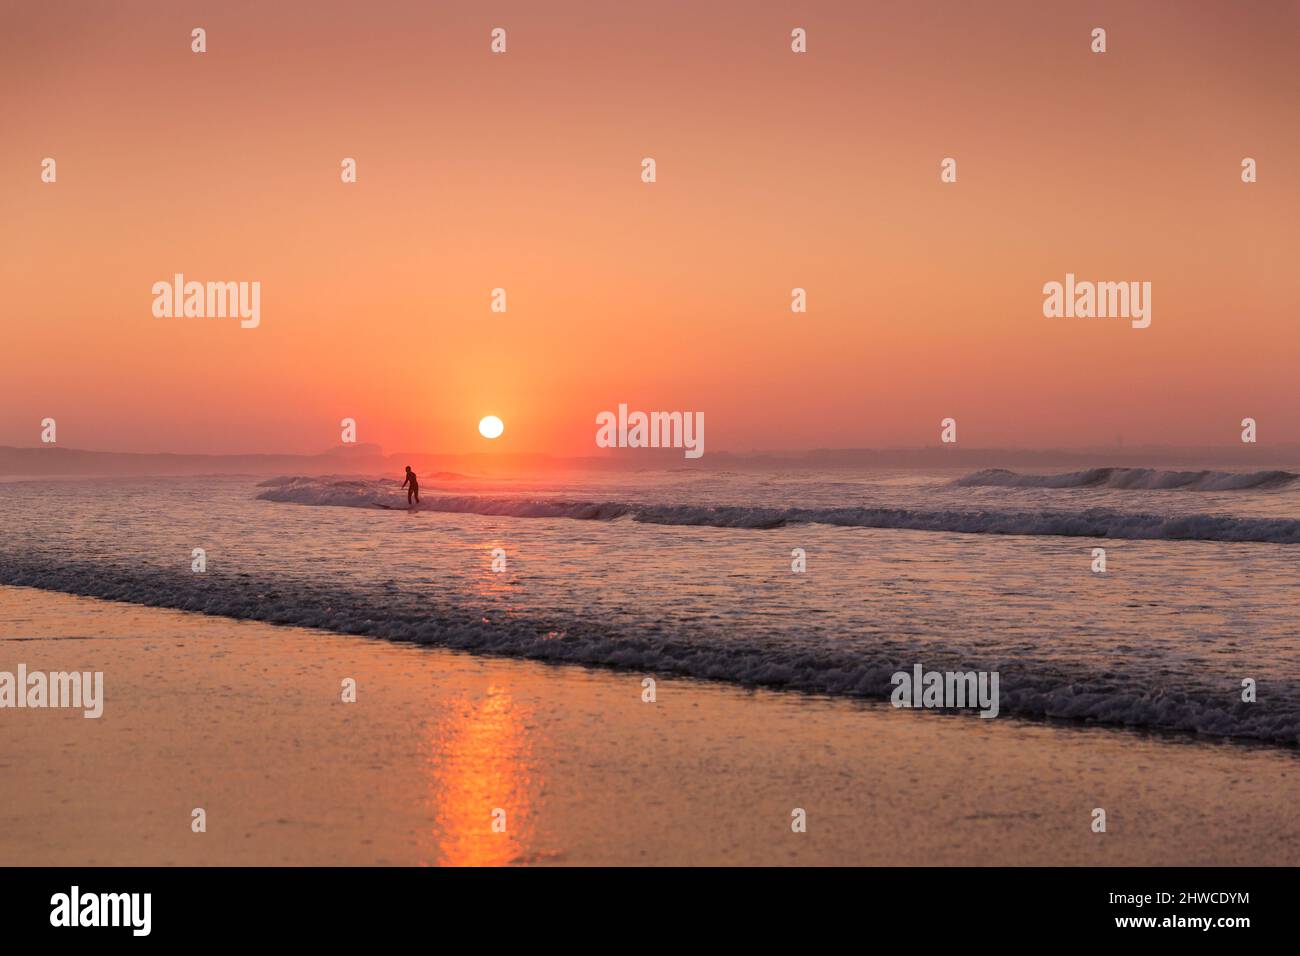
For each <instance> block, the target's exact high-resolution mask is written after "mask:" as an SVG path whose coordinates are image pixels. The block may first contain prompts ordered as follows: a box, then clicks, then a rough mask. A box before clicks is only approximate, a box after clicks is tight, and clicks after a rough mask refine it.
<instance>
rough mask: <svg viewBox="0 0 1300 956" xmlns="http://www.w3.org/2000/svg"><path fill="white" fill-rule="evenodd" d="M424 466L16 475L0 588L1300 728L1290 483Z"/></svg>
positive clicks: (746, 672)
mask: <svg viewBox="0 0 1300 956" xmlns="http://www.w3.org/2000/svg"><path fill="white" fill-rule="evenodd" d="M399 484H400V477H398V478H371V479H362V478H356V477H335V478H320V477H311V478H301V477H289V476H284V477H278V478H272V479H269V480H268V479H265V478H263V477H251V476H248V477H240V476H206V477H183V478H149V479H142V478H114V479H61V480H47V481H28V480H23V481H10V482H6V483H2V484H0V525H2V526H3V529H4V532H3V536H0V584H9V585H22V586H29V587H37V588H46V589H52V590H57V591H64V592H69V593H73V594H80V595H87V596H91V597H98V598H103V599H111V600H118V601H127V602H133V603H137V604H143V605H150V606H158V607H170V608H178V609H182V610H190V611H199V612H203V613H207V614H215V615H224V616H228V617H234V618H250V619H256V620H261V621H267V622H271V623H278V624H295V625H302V626H306V627H313V628H322V629H326V630H330V631H335V632H340V633H345V634H356V635H365V636H368V637H373V638H381V639H385V640H391V641H405V642H413V643H417V644H427V645H437V646H441V647H447V648H453V649H458V650H463V651H468V652H473V653H477V654H488V655H503V656H509V657H522V658H530V659H535V660H543V661H550V662H557V663H569V664H576V665H583V666H588V667H601V668H614V669H618V670H621V671H626V672H630V673H631V674H633V675H635V676H636V677H637V679H638V680H639V679H640V678H641V677H642V676H656V675H664V676H667V675H672V676H685V677H694V678H701V679H706V680H714V681H723V682H728V683H732V684H739V685H743V686H751V687H754V686H762V687H768V688H774V689H778V690H782V691H789V692H792V693H794V692H798V693H810V694H819V695H829V696H834V697H851V698H859V699H864V700H874V701H887V700H889V698H890V694H891V691H892V690H893V685H892V683H891V680H890V678H891V676H892V675H893V674H894V673H895V672H898V671H907V672H911V671H912V669H913V668H914V667H915V666H916V665H918V664H919V665H921V666H923V667H924V668H925V669H927V670H948V671H951V670H961V671H970V670H977V671H996V672H997V673H998V674H999V675H1000V694H1001V701H1000V715H1001V717H1002V719H1008V718H1010V719H1016V718H1031V719H1041V718H1050V719H1054V720H1057V721H1060V722H1061V723H1062V725H1063V726H1069V725H1070V724H1071V723H1074V724H1078V725H1080V726H1082V725H1084V724H1091V725H1097V724H1101V725H1112V726H1115V727H1126V728H1131V729H1138V730H1144V731H1153V732H1161V733H1171V734H1175V735H1181V736H1183V737H1184V738H1186V739H1187V740H1189V741H1193V740H1195V736H1194V735H1197V734H1199V735H1209V736H1213V737H1216V738H1217V737H1227V738H1233V739H1238V740H1241V741H1253V742H1256V743H1262V744H1265V745H1273V746H1296V745H1297V744H1300V673H1298V671H1300V667H1298V665H1300V636H1298V635H1297V629H1296V627H1295V615H1294V612H1293V600H1292V595H1293V593H1294V588H1295V586H1296V583H1297V578H1298V577H1300V572H1298V570H1297V568H1298V566H1297V561H1296V557H1297V555H1300V477H1298V476H1297V475H1295V474H1292V473H1289V472H1283V471H1260V472H1253V473H1228V472H1216V471H1162V470H1154V469H1119V468H1106V469H1094V470H1089V471H1081V472H1073V473H1058V474H1054V475H1029V474H1017V473H1014V472H1009V471H1002V470H988V471H981V472H976V473H966V474H964V473H952V472H934V471H926V472H919V471H897V470H894V471H873V472H849V471H828V472H810V471H790V472H785V473H779V472H772V473H749V472H719V471H708V470H704V469H700V468H697V467H693V468H682V469H680V470H677V471H645V472H634V473H619V474H610V473H604V472H602V473H563V474H562V475H561V476H560V477H554V476H549V477H534V478H528V479H519V480H513V481H510V480H500V479H495V480H486V479H480V478H474V477H467V476H463V475H456V474H450V473H441V474H429V475H423V476H421V499H422V500H421V504H420V507H419V508H418V509H416V510H407V508H406V496H405V492H404V491H402V490H400V488H399ZM1098 548H1102V549H1105V552H1106V554H1105V562H1106V564H1105V568H1106V569H1105V571H1104V572H1098V571H1096V570H1094V568H1095V567H1097V557H1096V554H1095V549H1098ZM195 549H202V551H203V559H204V561H205V569H204V570H202V571H195V570H193V567H194V562H195ZM800 553H801V554H802V560H803V561H804V562H805V564H806V570H803V571H802V572H795V571H794V570H792V567H793V566H794V564H795V562H796V560H797V558H798V557H799V556H800ZM1243 681H1251V682H1253V686H1254V688H1255V695H1256V700H1254V701H1253V702H1246V701H1244V700H1243ZM916 718H917V719H929V718H928V717H925V716H923V715H919V714H918V715H916Z"/></svg>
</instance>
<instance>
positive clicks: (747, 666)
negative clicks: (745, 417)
mask: <svg viewBox="0 0 1300 956" xmlns="http://www.w3.org/2000/svg"><path fill="white" fill-rule="evenodd" d="M0 584H5V585H17V586H25V587H36V588H45V589H48V590H55V591H63V592H66V593H69V594H80V595H85V596H90V597H96V598H101V599H106V600H115V601H127V602H131V603H134V604H141V605H146V606H151V607H166V608H175V609H178V610H183V611H195V612H200V613H203V614H214V615H221V616H225V617H231V618H239V619H253V620H259V621H266V622H269V623H273V624H286V625H297V626H301V627H312V628H321V629H326V630H330V631H334V632H337V633H342V634H355V635H365V636H370V637H375V638H384V639H388V640H394V641H408V642H414V643H417V644H425V645H432V646H439V647H445V648H451V649H457V650H463V651H470V652H473V653H478V654H492V655H500V656H508V657H517V658H528V659H534V660H540V661H547V662H553V663H571V664H582V665H587V666H601V667H611V668H618V669H626V670H631V671H634V672H636V673H638V674H646V673H653V674H656V675H676V676H683V677H693V678H701V679H707V680H719V681H727V682H731V683H738V684H742V685H746V686H764V687H771V688H774V689H784V690H793V691H804V692H811V693H821V694H828V695H835V696H848V697H857V698H864V699H869V700H877V701H886V700H888V699H889V697H890V694H891V692H892V690H893V684H892V682H891V680H890V678H891V676H892V675H893V674H894V673H895V672H897V671H910V670H911V669H912V666H913V665H914V664H915V663H916V662H918V661H920V662H923V663H924V666H925V667H926V668H927V669H931V670H962V671H967V670H978V669H996V670H998V672H999V674H1000V684H1001V686H1000V691H1001V693H1000V707H1001V712H1002V713H1003V714H1013V715H1019V716H1023V717H1033V718H1044V717H1046V718H1059V719H1066V720H1073V721H1087V722H1095V723H1101V724H1108V725H1117V726H1127V727H1133V728H1144V729H1160V730H1171V731H1190V732H1194V733H1200V734H1208V735H1214V736H1222V737H1237V738H1246V739H1253V740H1259V741H1265V742H1268V743H1272V744H1283V745H1288V746H1296V745H1297V744H1300V698H1298V697H1297V695H1296V694H1295V693H1294V692H1293V691H1292V690H1291V689H1290V688H1288V687H1286V686H1282V687H1278V688H1277V689H1276V690H1275V692H1274V694H1273V696H1271V697H1270V699H1269V702H1268V704H1267V705H1265V704H1262V703H1261V704H1244V703H1241V702H1240V698H1239V691H1240V687H1239V686H1238V685H1237V684H1236V683H1235V681H1234V680H1228V679H1225V680H1224V681H1214V680H1209V679H1199V680H1198V679H1193V680H1191V681H1187V682H1180V683H1179V684H1178V686H1177V689H1174V688H1172V687H1171V686H1169V681H1167V680H1161V679H1160V678H1158V677H1157V678H1155V679H1153V676H1152V674H1151V673H1150V672H1149V671H1148V670H1146V669H1130V668H1115V667H1111V666H1107V667H1105V668H1104V669H1103V668H1099V667H1094V666H1087V665H1084V664H1071V663H1068V662H1061V661H1056V662H1053V661H1047V660H1033V659H1022V660H1019V661H1016V662H1014V663H1012V662H1006V661H1001V662H999V661H979V660H973V659H969V658H968V657H967V652H962V651H956V650H944V649H943V648H942V647H936V646H935V645H933V644H930V645H926V646H920V645H917V644H914V643H910V642H908V641H906V640H903V639H883V638H882V639H880V640H878V641H875V642H873V644H872V646H871V647H869V648H864V647H861V646H859V647H855V648H853V649H846V648H842V647H838V646H836V645H835V644H833V643H832V644H828V645H820V646H806V647H801V648H795V647H791V646H789V645H788V644H784V643H781V642H780V641H777V640H772V641H765V640H764V639H763V638H762V637H760V636H754V635H751V636H749V637H746V638H744V639H736V638H735V637H734V635H732V634H731V633H728V632H715V631H713V630H710V627H709V625H707V624H706V623H701V625H700V626H699V627H695V628H692V629H691V632H690V633H689V634H678V633H672V632H665V631H662V630H660V629H657V628H634V627H631V626H629V625H622V626H614V625H611V624H610V623H609V622H607V621H591V620H583V619H580V618H578V617H576V616H572V615H571V614H570V615H567V616H566V615H564V614H562V613H561V612H547V613H546V614H545V615H543V614H541V613H535V614H534V615H532V616H527V615H519V614H517V613H514V612H509V613H507V612H498V611H494V610H492V609H490V608H484V607H474V606H471V605H459V604H457V603H455V602H453V601H450V600H447V599H445V598H437V597H433V596H431V595H429V594H428V593H426V592H425V591H424V590H423V589H421V590H420V591H419V592H418V593H417V592H415V591H414V590H407V589H400V588H399V589H394V588H387V587H385V588H380V589H377V588H366V587H364V586H359V585H358V584H356V583H353V582H340V581H318V580H315V579H312V578H309V577H300V576H295V575H292V574H282V573H281V574H276V573H272V574H259V575H251V574H233V573H229V572H221V571H218V570H211V569H210V570H209V571H208V572H207V573H205V574H193V573H190V572H189V571H188V570H185V571H177V570H174V569H162V568H157V567H149V566H142V565H132V564H128V565H105V564H104V563H102V562H88V561H79V560H76V559H68V558H66V557H62V556H54V555H45V554H41V553H37V552H24V553H12V554H11V553H4V552H0ZM991 664H992V665H994V666H992V667H990V665H991Z"/></svg>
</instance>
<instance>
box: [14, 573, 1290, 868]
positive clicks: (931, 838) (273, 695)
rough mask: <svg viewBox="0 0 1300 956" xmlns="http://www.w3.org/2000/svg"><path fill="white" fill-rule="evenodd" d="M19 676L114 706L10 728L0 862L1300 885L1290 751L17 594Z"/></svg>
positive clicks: (22, 717)
mask: <svg viewBox="0 0 1300 956" xmlns="http://www.w3.org/2000/svg"><path fill="white" fill-rule="evenodd" d="M19 663H25V664H26V665H27V666H28V669H29V671H30V670H38V669H39V670H74V669H75V670H90V671H103V672H104V686H105V704H104V714H103V717H102V718H100V719H98V720H87V719H85V718H84V717H83V716H82V713H81V711H79V710H75V711H74V710H50V709H46V710H31V709H17V710H15V709H4V710H0V865H53V864H66V865H86V864H88V865H114V864H115V865H132V864H198V865H202V864H222V865H228V864H267V865H276V864H323V865H328V864H362V865H364V864H404V865H425V864H428V865H439V864H451V865H462V864H468V865H478V864H488V865H492V864H508V863H519V864H597V865H603V864H647V863H649V864H871V865H904V864H907V865H927V864H929V865H936V864H974V865H985V864H1034V865H1058V864H1060V865H1064V864H1083V865H1087V864H1119V865H1173V864H1188V865H1234V864H1266V865H1295V864H1297V863H1300V805H1298V804H1297V801H1296V799H1295V795H1296V793H1297V792H1300V753H1297V752H1296V751H1294V750H1282V749H1277V748H1265V747H1251V746H1243V745H1239V744H1224V743H1215V742H1210V741H1205V740H1198V739H1196V738H1190V737H1189V738H1171V737H1153V736H1150V735H1139V734H1133V733H1127V732H1124V731H1117V730H1112V729H1095V728H1080V727H1059V726H1054V725H1046V724H1032V723H1025V722H1020V721H1015V720H1011V719H1007V718H999V719H996V720H980V719H978V718H975V717H966V716H951V715H939V714H933V713H917V712H908V711H903V710H894V709H893V708H891V707H889V706H887V705H880V704H867V703H860V702H856V701H848V700H831V699H825V698H817V697H808V696H801V695H794V694H783V693H774V692H767V691H746V690H743V689H739V688H735V687H730V686H726V685H721V684H710V683H704V682H695V681H685V680H676V679H673V680H659V681H658V683H657V688H656V693H657V700H656V701H655V702H654V703H645V702H643V701H642V683H641V682H642V679H643V678H644V677H646V676H653V675H644V674H639V673H631V672H625V673H620V672H615V671H593V670H586V669H582V668H577V667H553V666H546V665H543V664H537V663H533V662H528V661H513V660H505V659H492V658H480V657H475V656H472V655H468V654H460V653H455V652H450V651H443V650H437V649H430V648H422V647H414V646H408V645H401V644H392V643H387V642H384V641H378V640H367V639H364V638H356V637H346V636H340V635H336V634H331V633H328V632H323V631H313V630H307V629H303V628H293V627H275V626H272V625H268V624H262V623H256V622H245V621H234V620H229V619H225V618H219V617H207V616H204V615H198V614H190V613H185V612H180V611H169V610H158V609H152V608H143V607H137V606H135V605H129V604H116V603H111V602H104V601H97V600H91V599H88V598H80V597H73V596H69V595H64V594H58V593H54V592H48V591H37V590H31V589H27V588H8V587H6V588H0V671H15V670H16V669H17V665H18V664H19ZM344 678H353V679H355V681H356V683H357V699H356V702H355V703H344V702H343V701H342V699H341V696H342V681H343V680H344ZM198 807H201V808H203V809H204V810H205V811H206V823H207V830H206V832H204V833H194V832H192V830H191V819H192V817H191V812H192V810H193V809H194V808H198ZM1094 807H1103V808H1105V809H1106V812H1107V817H1108V827H1107V832H1106V833H1104V834H1098V833H1093V832H1092V830H1091V822H1092V811H1093V808H1094ZM795 808H802V809H803V810H805V811H806V814H807V832H805V833H795V832H792V830H791V825H790V824H791V813H792V811H793V810H794V809H795ZM498 809H499V810H502V811H504V816H505V832H503V833H499V832H493V829H492V822H493V812H494V811H495V810H498Z"/></svg>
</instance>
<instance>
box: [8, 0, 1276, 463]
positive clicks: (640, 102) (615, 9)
mask: <svg viewBox="0 0 1300 956" xmlns="http://www.w3.org/2000/svg"><path fill="white" fill-rule="evenodd" d="M4 19H5V22H4V24H3V28H2V29H0V77H3V83H0V214H2V216H3V226H4V228H3V232H2V233H0V253H2V255H0V280H2V282H3V288H4V294H5V301H4V308H3V319H2V321H3V329H2V335H0V343H2V345H0V444H17V445H33V444H36V443H38V441H39V423H40V420H41V419H42V418H44V417H47V416H49V417H54V418H56V420H57V421H58V429H59V436H58V437H59V444H61V445H66V446H71V447H86V448H100V449H118V450H136V451H154V450H170V451H207V452H237V451H272V450H277V451H318V450H322V449H325V448H328V447H330V446H331V445H335V444H337V443H338V441H339V421H340V419H342V418H344V417H352V418H355V419H356V420H357V421H358V423H359V435H358V438H359V440H361V441H368V442H377V443H380V444H382V445H384V446H385V447H387V448H388V449H390V450H399V449H406V450H414V449H425V450H436V451H447V452H462V451H477V450H487V449H488V443H487V442H486V441H485V440H483V439H481V438H479V437H478V435H477V433H476V430H475V426H476V423H477V421H478V419H479V417H480V416H482V415H484V414H488V413H493V414H496V415H499V416H500V417H501V418H502V419H504V420H505V422H506V434H505V436H504V437H503V438H502V439H500V440H499V441H498V442H497V443H495V444H494V445H492V446H491V447H494V448H501V449H502V450H510V451H547V452H552V453H556V454H590V453H593V452H594V451H595V446H594V436H595V431H596V428H595V422H594V419H595V415H596V413H597V412H599V411H602V410H605V409H615V408H616V407H617V405H618V403H619V402H627V403H628V404H630V405H631V406H632V408H634V409H644V410H646V411H652V410H691V411H696V410H698V411H703V412H704V413H705V415H706V420H707V448H708V449H709V450H724V449H726V450H748V449H750V448H807V447H847V446H868V445H875V446H880V445H905V446H918V445H926V444H934V443H936V442H937V441H938V437H939V422H940V419H942V418H944V417H947V416H952V417H954V418H956V419H957V421H958V423H959V440H960V443H961V444H962V445H976V446H978V445H1001V444H1015V445H1020V446H1076V445H1086V444H1095V443H1110V442H1113V441H1114V440H1115V439H1116V437H1117V436H1119V435H1121V434H1122V435H1123V437H1124V440H1125V441H1126V442H1127V443H1130V444H1136V443H1139V442H1167V443H1179V444H1188V443H1197V444H1199V443H1205V444H1229V443H1233V442H1236V441H1237V438H1238V433H1239V425H1238V423H1239V422H1240V420H1241V419H1242V418H1243V417H1246V416H1252V417H1254V418H1256V419H1257V420H1258V421H1259V429H1260V442H1261V445H1267V444H1271V443H1275V442H1282V441H1289V442H1294V441H1300V415H1297V397H1300V396H1298V393H1300V386H1298V385H1297V382H1298V381H1300V362H1298V360H1300V354H1298V349H1297V345H1300V331H1298V330H1297V320H1298V319H1300V310H1298V308H1297V306H1300V268H1297V263H1296V261H1295V257H1296V250H1297V246H1298V243H1297V228H1298V225H1300V179H1298V178H1297V177H1300V57H1297V55H1296V52H1295V42H1296V37H1297V35H1300V6H1298V5H1297V4H1295V3H1283V2H1268V3H1256V4H1252V3H1243V2H1232V3H1228V2H1222V3H1215V4H1209V3H1190V2H1177V3H1158V2H1147V0H1144V2H1140V3H1138V2H1131V3H1123V4H1107V3H1077V4H1072V3H1055V2H1053V3H1043V2H1041V0H1035V2H1027V3H979V4H976V3H968V2H954V3H913V2H908V3H902V2H899V3H891V4H867V3H861V2H854V3H799V2H756V0H744V2H734V3H733V2H728V3H708V2H699V0H692V2H688V3H673V2H659V0H656V2H652V3H642V4H634V3H626V4H625V3H618V4H613V3H597V2H595V0H591V2H586V3H570V2H548V3H545V4H542V3H537V2H536V0H532V2H520V3H494V4H491V5H485V4H482V3H470V2H462V3H430V2H427V0H418V2H417V0H411V2H406V3H396V2H393V3H385V2H382V0H376V2H364V3H360V2H358V3H338V2H321V0H312V2H302V3H288V2H275V3H270V2H265V0H258V2H232V0H224V2H222V3H190V2H176V0H167V2H125V3H114V4H108V3H91V2H88V0H87V2H83V3H59V2H51V0H43V2H40V3H36V2H23V3H12V4H8V5H7V9H6V12H5V17H4ZM196 26H202V27H204V28H205V29H206V30H207V42H208V51H207V52H206V53H204V54H195V53H192V52H191V50H190V43H191V39H190V31H191V29H193V28H194V27H196ZM496 26H500V27H504V28H505V29H506V30H507V37H508V52H507V53H506V54H504V55H493V54H492V53H491V52H490V51H489V32H490V30H491V29H492V28H493V27H496ZM1097 26H1100V27H1104V28H1105V29H1106V30H1107V34H1108V35H1107V42H1108V51H1107V52H1106V53H1105V54H1100V55H1098V54H1094V53H1092V52H1091V51H1090V32H1091V30H1092V28H1093V27H1097ZM795 27H803V28H805V29H806V30H807V32H808V52H807V53H806V54H803V55H798V54H794V53H792V52H791V50H790V31H791V30H792V29H793V28H795ZM647 156H648V157H653V158H654V159H655V160H656V162H657V167H658V168H657V173H658V181H657V182H655V183H654V184H645V183H643V182H642V181H641V178H640V172H641V165H640V164H641V160H642V158H643V157H647ZM1248 156H1249V157H1253V158H1255V159H1256V160H1257V161H1258V175H1259V181H1258V182H1257V183H1253V184H1249V185H1247V184H1243V183H1242V181H1241V161H1242V159H1243V157H1248ZM45 157H53V158H54V159H55V160H56V162H57V176H58V178H57V182H56V183H54V184H47V183H42V182H41V179H40V175H41V161H42V159H44V158H45ZM344 157H355V158H356V160H357V163H358V182H357V183H356V184H343V183H342V182H341V181H340V162H341V160H342V159H343V158H344ZM944 157H953V158H955V159H956V160H957V170H958V178H957V182H956V183H951V184H944V183H941V182H940V178H939V172H940V161H941V160H942V159H943V158H944ZM176 272H182V273H184V274H185V276H186V277H187V278H188V279H195V280H199V281H208V280H213V281H217V280H220V281H240V280H246V281H252V280H257V281H260V282H261V285H262V301H261V325H260V327H258V328H256V329H241V328H240V327H239V323H238V321H237V320H232V319H198V318H155V317H154V316H153V314H152V311H151V306H152V303H153V296H152V294H151V291H150V289H151V286H152V285H153V283H154V282H156V281H159V280H170V278H171V277H172V275H173V274H174V273H176ZM1067 272H1073V273H1075V274H1076V275H1077V276H1078V277H1079V278H1080V279H1093V280H1104V281H1149V282H1150V283H1151V284H1152V303H1151V304H1152V324H1151V327H1150V328H1147V329H1133V328H1131V327H1130V323H1129V322H1128V321H1127V320H1125V319H1114V318H1111V319H1100V318H1093V319H1079V318H1045V317H1044V316H1043V312H1042V305H1043V293H1042V287H1043V284H1044V283H1045V282H1048V281H1052V280H1056V281H1061V280H1063V279H1064V276H1065V274H1066V273H1067ZM796 286H798V287H803V288H805V289H806V290H807V295H808V312H807V313H806V314H802V315H793V314H791V311H790V294H791V289H792V288H794V287H796ZM495 287H504V288H505V289H506V290H507V296H508V306H509V311H508V312H507V313H506V314H504V315H496V314H493V313H492V312H491V311H490V310H489V301H490V293H491V290H492V289H493V288H495ZM706 460H707V456H706Z"/></svg>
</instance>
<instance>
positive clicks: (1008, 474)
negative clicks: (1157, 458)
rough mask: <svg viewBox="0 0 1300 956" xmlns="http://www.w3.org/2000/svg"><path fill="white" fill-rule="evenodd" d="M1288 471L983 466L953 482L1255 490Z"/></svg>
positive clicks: (1281, 480) (1288, 476)
mask: <svg viewBox="0 0 1300 956" xmlns="http://www.w3.org/2000/svg"><path fill="white" fill-rule="evenodd" d="M1297 478H1300V475H1297V474H1294V473H1293V472H1289V471H1248V472H1234V471H1163V470H1161V469H1158V468H1089V469H1088V470H1087V471H1071V472H1067V473H1066V474H1061V475H1023V474H1020V473H1018V472H1014V471H1007V470H1006V469H1005V468H986V469H985V470H984V471H977V472H975V473H974V474H971V475H967V476H966V477H964V478H958V479H957V481H956V482H954V484H956V485H958V486H959V487H963V488H987V487H993V488H1120V489H1125V490H1132V491H1172V490H1178V491H1257V490H1265V489H1273V488H1281V487H1284V486H1286V485H1289V484H1292V483H1293V482H1294V481H1295V480H1296V479H1297Z"/></svg>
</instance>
